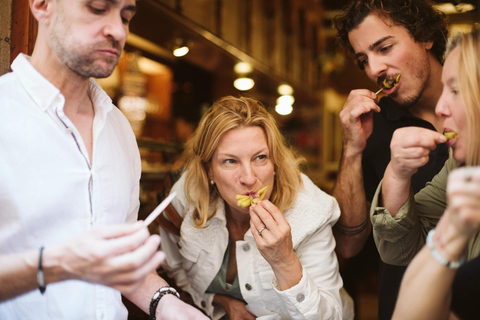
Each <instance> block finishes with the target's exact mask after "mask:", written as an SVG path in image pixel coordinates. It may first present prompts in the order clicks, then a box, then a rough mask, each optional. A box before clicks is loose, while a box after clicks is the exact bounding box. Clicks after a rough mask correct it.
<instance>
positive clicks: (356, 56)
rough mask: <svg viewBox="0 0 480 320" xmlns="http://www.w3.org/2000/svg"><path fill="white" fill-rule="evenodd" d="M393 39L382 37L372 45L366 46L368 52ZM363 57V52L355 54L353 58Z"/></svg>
mask: <svg viewBox="0 0 480 320" xmlns="http://www.w3.org/2000/svg"><path fill="white" fill-rule="evenodd" d="M391 38H393V36H386V37H383V38H380V39H379V40H377V41H375V42H374V43H372V44H371V45H369V46H368V50H370V51H373V49H375V48H376V47H378V46H379V45H381V44H382V42H384V41H386V40H388V39H391ZM363 55H365V53H363V52H359V53H357V54H355V58H357V59H358V58H359V57H361V56H363Z"/></svg>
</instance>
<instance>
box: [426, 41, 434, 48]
mask: <svg viewBox="0 0 480 320" xmlns="http://www.w3.org/2000/svg"><path fill="white" fill-rule="evenodd" d="M432 47H433V41H427V42H425V49H427V50H430V49H432Z"/></svg>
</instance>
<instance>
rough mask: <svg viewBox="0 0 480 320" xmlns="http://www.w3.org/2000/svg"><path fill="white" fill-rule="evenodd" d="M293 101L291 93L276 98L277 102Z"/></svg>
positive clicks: (286, 102) (291, 102)
mask: <svg viewBox="0 0 480 320" xmlns="http://www.w3.org/2000/svg"><path fill="white" fill-rule="evenodd" d="M294 102H295V98H294V97H293V96H291V95H284V96H280V97H278V99H277V104H289V105H292V104H293V103H294Z"/></svg>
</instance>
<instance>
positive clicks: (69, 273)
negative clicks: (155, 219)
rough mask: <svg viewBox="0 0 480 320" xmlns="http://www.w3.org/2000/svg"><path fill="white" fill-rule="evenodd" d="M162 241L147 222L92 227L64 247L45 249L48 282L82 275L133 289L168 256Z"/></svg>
mask: <svg viewBox="0 0 480 320" xmlns="http://www.w3.org/2000/svg"><path fill="white" fill-rule="evenodd" d="M159 244H160V237H159V236H158V235H150V234H149V232H148V230H147V228H146V227H144V226H143V222H137V223H135V224H124V225H115V226H102V227H95V228H92V229H91V230H89V231H88V232H86V233H84V234H81V235H79V236H77V237H76V238H74V239H73V240H71V241H70V242H68V243H67V244H65V245H63V246H61V247H60V248H46V249H45V252H44V267H45V276H46V282H47V284H48V283H50V282H55V281H62V280H68V279H78V280H83V281H87V282H91V283H98V284H103V285H106V286H109V287H112V288H115V289H117V290H119V291H121V292H122V293H129V292H132V291H134V290H135V289H137V288H138V287H139V286H141V285H142V283H143V280H144V278H145V277H146V276H147V275H148V274H150V273H152V271H154V270H156V269H157V268H158V266H159V265H160V264H161V263H162V262H163V260H164V259H165V254H164V253H163V252H161V251H158V246H159Z"/></svg>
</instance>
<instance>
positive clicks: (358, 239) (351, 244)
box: [333, 155, 371, 258]
mask: <svg viewBox="0 0 480 320" xmlns="http://www.w3.org/2000/svg"><path fill="white" fill-rule="evenodd" d="M333 196H334V197H335V199H336V200H337V202H338V205H339V206H340V211H341V214H340V218H339V219H338V222H337V224H336V225H335V227H334V228H333V233H334V235H335V240H336V241H337V252H338V253H339V254H340V255H341V256H343V257H345V258H350V257H353V256H355V255H356V254H358V253H359V252H360V250H361V249H362V248H363V246H364V244H365V241H366V240H367V238H368V235H369V234H370V230H371V224H370V220H369V219H368V208H369V204H368V203H367V200H366V197H365V189H364V187H363V172H362V156H361V155H356V156H345V155H344V156H343V157H342V160H341V164H340V170H339V173H338V177H337V182H336V184H335V188H334V190H333Z"/></svg>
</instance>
